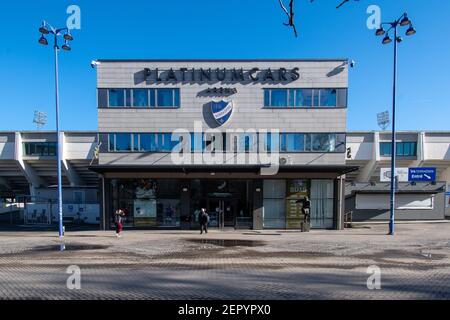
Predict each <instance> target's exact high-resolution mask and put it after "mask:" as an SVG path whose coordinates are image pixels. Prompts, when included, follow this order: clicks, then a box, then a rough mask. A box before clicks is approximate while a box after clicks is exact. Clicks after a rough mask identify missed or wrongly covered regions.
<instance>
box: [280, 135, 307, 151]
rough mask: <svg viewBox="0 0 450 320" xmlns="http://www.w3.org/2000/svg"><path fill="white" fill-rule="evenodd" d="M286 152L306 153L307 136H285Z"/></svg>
mask: <svg viewBox="0 0 450 320" xmlns="http://www.w3.org/2000/svg"><path fill="white" fill-rule="evenodd" d="M285 137H286V142H285V150H283V151H287V152H302V151H305V135H304V134H301V133H289V134H286V135H285Z"/></svg>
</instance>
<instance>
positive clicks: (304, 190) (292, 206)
mask: <svg viewBox="0 0 450 320" xmlns="http://www.w3.org/2000/svg"><path fill="white" fill-rule="evenodd" d="M306 196H309V187H308V180H288V181H287V192H286V228H288V229H299V228H301V223H302V221H303V218H304V217H303V212H302V204H301V202H299V201H298V200H300V199H304V198H305V197H306Z"/></svg>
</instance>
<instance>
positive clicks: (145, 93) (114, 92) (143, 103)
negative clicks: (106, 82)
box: [107, 89, 180, 108]
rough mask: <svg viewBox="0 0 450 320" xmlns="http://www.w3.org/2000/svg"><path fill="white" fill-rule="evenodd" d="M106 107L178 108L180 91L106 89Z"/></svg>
mask: <svg viewBox="0 0 450 320" xmlns="http://www.w3.org/2000/svg"><path fill="white" fill-rule="evenodd" d="M107 94H108V99H107V100H108V107H112V108H113V107H122V108H123V107H136V108H178V107H179V106H180V89H108V91H107Z"/></svg>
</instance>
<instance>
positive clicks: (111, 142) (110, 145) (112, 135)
mask: <svg viewBox="0 0 450 320" xmlns="http://www.w3.org/2000/svg"><path fill="white" fill-rule="evenodd" d="M108 136H109V139H108V140H109V146H108V150H109V151H115V148H114V134H113V133H110V134H109V135H108Z"/></svg>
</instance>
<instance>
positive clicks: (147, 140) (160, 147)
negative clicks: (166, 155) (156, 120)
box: [109, 133, 179, 152]
mask: <svg viewBox="0 0 450 320" xmlns="http://www.w3.org/2000/svg"><path fill="white" fill-rule="evenodd" d="M178 143H179V141H172V134H171V133H134V134H130V133H111V134H109V151H110V152H120V151H130V152H131V151H135V152H171V151H172V150H173V148H175V147H176V146H177V145H178Z"/></svg>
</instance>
